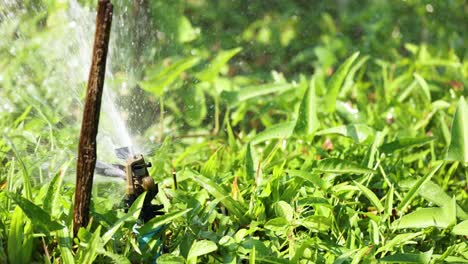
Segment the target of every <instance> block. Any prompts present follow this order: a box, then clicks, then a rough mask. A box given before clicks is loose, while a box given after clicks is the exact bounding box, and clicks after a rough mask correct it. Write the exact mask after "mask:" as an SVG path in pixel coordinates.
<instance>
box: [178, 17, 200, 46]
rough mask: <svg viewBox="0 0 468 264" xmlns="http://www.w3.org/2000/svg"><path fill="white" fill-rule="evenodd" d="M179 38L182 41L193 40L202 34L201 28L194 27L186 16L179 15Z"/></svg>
mask: <svg viewBox="0 0 468 264" xmlns="http://www.w3.org/2000/svg"><path fill="white" fill-rule="evenodd" d="M177 33H178V36H177V37H178V40H179V42H180V43H186V42H191V41H193V40H195V39H196V38H197V37H198V35H200V29H198V28H194V27H193V26H192V23H190V20H189V19H188V18H187V17H186V16H180V17H179V27H178V32H177Z"/></svg>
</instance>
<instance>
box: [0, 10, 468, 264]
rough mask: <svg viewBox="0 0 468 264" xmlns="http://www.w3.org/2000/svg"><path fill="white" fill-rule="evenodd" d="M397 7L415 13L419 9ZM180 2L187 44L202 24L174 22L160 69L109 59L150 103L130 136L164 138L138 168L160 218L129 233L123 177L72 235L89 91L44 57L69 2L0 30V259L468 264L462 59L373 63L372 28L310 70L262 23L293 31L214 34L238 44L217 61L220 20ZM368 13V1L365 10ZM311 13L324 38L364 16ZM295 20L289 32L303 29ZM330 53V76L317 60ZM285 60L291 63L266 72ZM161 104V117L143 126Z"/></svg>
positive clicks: (420, 48) (99, 190)
mask: <svg viewBox="0 0 468 264" xmlns="http://www.w3.org/2000/svg"><path fill="white" fill-rule="evenodd" d="M283 2H284V3H290V4H291V5H292V3H293V1H283ZM155 3H159V4H161V5H163V2H159V1H155ZM179 4H180V3H179ZM192 4H193V3H192ZM25 5H26V7H28V8H30V6H28V5H34V3H29V4H25ZM44 5H45V4H44ZM121 5H123V4H122V3H120V2H117V7H121ZM399 5H403V4H401V3H399V4H398V5H397V6H399ZM408 5H411V7H414V8H415V9H417V10H419V9H420V8H422V10H424V8H425V5H423V3H422V2H418V1H415V2H414V3H412V4H408ZM434 5H435V6H436V7H438V8H440V6H438V5H436V4H434ZM155 6H156V7H157V4H155ZM174 6H176V5H175V4H174ZM184 6H185V7H186V10H185V11H186V12H189V11H191V12H194V14H195V17H194V18H193V21H192V22H193V23H195V22H199V23H200V24H199V25H200V26H202V25H203V26H205V27H206V30H203V29H204V28H202V31H201V33H200V34H201V35H196V34H195V33H194V34H195V35H191V33H190V32H192V31H194V30H195V29H194V27H195V26H194V25H191V24H190V23H191V21H188V25H187V20H184V19H183V20H184V21H185V22H184V23H182V24H181V25H179V26H180V28H178V29H179V30H180V31H182V32H185V33H184V34H182V35H181V36H179V38H178V39H179V42H178V43H177V45H180V47H178V48H179V49H178V50H176V51H177V52H178V53H177V55H174V53H173V52H174V51H172V50H166V48H167V47H166V46H164V42H163V41H162V42H161V45H162V47H163V48H162V50H161V51H160V54H159V55H158V56H161V57H164V58H166V59H167V60H166V63H162V62H161V60H156V59H154V61H149V62H148V61H146V62H142V63H144V64H143V66H144V67H142V69H140V70H141V72H139V73H129V72H124V71H119V68H118V66H119V65H112V67H113V68H114V70H115V72H117V73H116V78H115V79H114V80H112V81H113V82H115V83H117V86H116V87H118V85H119V84H121V82H122V81H123V80H127V79H128V80H132V81H133V86H132V87H131V88H130V90H131V92H130V93H131V94H132V96H135V94H137V95H138V96H139V97H138V98H140V99H141V100H144V101H145V102H146V103H147V104H148V105H151V106H148V108H145V109H151V111H152V112H151V113H145V114H146V115H143V116H141V119H139V120H141V122H142V123H143V124H139V126H138V127H134V128H133V129H134V131H133V132H134V134H137V136H136V137H137V139H138V140H142V139H143V140H144V141H148V142H149V141H150V140H149V139H150V138H158V137H161V136H163V139H162V141H161V142H160V144H159V143H157V142H152V143H148V145H150V147H151V148H155V150H154V151H153V152H152V153H151V154H148V155H147V156H145V158H146V159H147V160H148V161H151V162H152V163H153V167H152V168H151V171H150V174H151V175H152V176H153V177H154V178H155V180H156V182H157V183H159V190H160V192H159V194H158V195H157V199H156V200H157V201H156V202H157V203H159V204H163V205H164V211H165V215H163V216H157V217H155V218H153V219H152V220H150V221H149V222H147V223H145V224H142V223H140V222H139V221H138V220H137V216H138V215H139V210H140V207H141V206H142V202H143V197H140V198H139V200H137V201H136V202H135V203H134V205H133V206H132V208H130V210H129V211H128V212H127V213H124V211H123V210H122V208H120V207H119V204H120V200H121V199H122V198H123V195H124V188H123V183H122V182H118V181H106V180H103V179H102V178H97V179H96V181H95V188H94V190H93V200H92V202H93V204H92V210H91V215H92V221H91V223H90V225H89V226H88V227H87V228H85V229H81V230H80V232H79V234H78V237H76V238H73V237H72V233H71V231H72V230H73V228H72V226H71V224H72V214H73V212H72V210H73V206H72V202H73V194H74V189H75V186H74V183H73V182H74V176H75V175H74V168H75V166H76V164H75V162H76V158H75V157H76V149H77V143H78V128H79V125H80V123H79V120H80V115H81V112H80V111H81V110H80V109H81V108H80V104H79V100H78V99H82V98H81V97H80V96H82V95H78V97H79V98H78V99H77V98H74V97H73V96H72V95H71V94H70V93H68V92H64V87H62V86H61V82H60V80H62V81H63V82H65V80H66V76H67V75H66V73H63V72H61V71H58V70H57V67H58V66H59V65H61V63H62V62H61V61H60V60H56V59H55V58H53V56H52V55H50V54H54V53H49V52H52V48H51V47H48V46H49V45H48V43H50V41H53V40H54V39H55V38H56V37H57V36H60V34H61V33H60V32H62V31H61V29H63V28H61V24H62V23H53V22H54V19H57V20H58V21H61V19H63V18H61V17H60V16H59V14H61V12H62V11H63V10H65V9H66V5H60V4H57V3H55V2H54V1H51V3H50V4H48V5H46V7H45V10H47V13H42V12H39V14H37V13H35V12H33V10H29V13H27V14H30V15H27V14H26V15H23V16H18V17H17V18H16V20H12V21H10V22H11V23H7V22H2V21H1V20H0V26H1V27H0V32H2V33H4V35H5V36H6V37H5V40H2V41H0V54H2V55H3V56H0V77H1V78H0V109H1V111H0V133H1V135H2V136H1V137H0V189H1V192H0V263H6V262H9V263H91V262H93V261H94V262H96V263H149V262H151V261H153V260H155V259H156V258H157V261H158V263H185V262H186V263H197V262H200V263H213V262H224V263H244V262H249V263H376V262H380V263H445V262H446V263H467V262H468V243H467V242H468V241H467V237H468V194H467V176H466V175H468V173H467V172H468V168H467V167H466V161H467V156H468V155H467V153H468V152H467V149H468V120H467V118H468V113H467V112H466V111H467V106H466V102H465V99H464V96H466V91H465V90H464V88H465V87H467V84H468V83H467V77H468V63H467V62H466V56H465V57H464V56H463V52H464V51H463V49H458V48H457V46H456V45H455V46H454V47H449V48H447V47H445V46H443V45H442V44H440V43H439V42H436V44H434V45H427V44H424V43H422V42H421V43H417V44H411V43H409V41H408V42H405V43H394V44H392V43H386V44H385V45H394V46H392V47H393V48H391V49H390V48H389V49H388V50H387V53H382V54H380V53H379V52H380V51H382V50H385V49H384V48H383V47H378V43H377V39H378V38H377V37H376V36H373V35H372V34H371V35H369V38H370V40H369V41H370V43H369V45H370V47H371V48H369V47H368V49H367V48H366V47H361V48H359V47H358V48H359V50H360V52H352V51H353V50H354V49H355V48H354V47H352V45H351V44H350V42H348V41H343V39H342V38H341V37H340V36H339V34H337V33H336V32H334V31H330V32H328V31H326V30H322V31H320V34H321V35H320V36H321V37H322V40H323V41H325V42H327V41H329V42H330V43H335V42H336V41H343V43H341V44H339V45H338V44H336V45H337V46H338V47H340V45H344V47H349V49H348V51H347V52H344V55H343V54H342V53H343V52H340V51H339V50H341V49H340V48H336V49H338V50H334V48H332V45H331V44H330V43H329V42H327V43H328V44H330V46H327V45H328V44H327V43H322V44H317V45H318V46H317V47H322V48H324V47H327V49H330V50H327V51H326V52H325V51H323V49H319V48H317V50H316V53H314V54H315V55H314V56H312V57H310V60H311V61H312V64H313V69H314V71H313V73H311V71H308V70H303V69H308V67H309V66H310V64H307V63H306V62H304V61H302V62H301V61H298V62H294V63H292V62H285V61H282V60H283V59H284V57H285V56H286V54H287V52H286V51H285V50H287V47H288V46H287V45H286V44H284V43H286V42H287V41H286V40H285V39H287V36H284V37H283V38H281V37H279V39H280V40H281V39H283V42H281V41H280V40H278V41H279V43H276V42H275V40H271V43H266V42H264V40H261V39H259V38H260V37H261V36H260V35H261V34H260V33H259V32H261V31H262V30H260V29H261V28H263V30H266V29H265V28H267V29H268V28H269V26H271V28H269V29H270V30H272V32H275V30H280V31H281V30H284V31H285V32H290V31H287V30H286V29H283V28H281V27H282V26H281V25H278V24H275V23H274V22H273V21H272V20H264V21H263V22H264V23H263V24H262V23H258V22H255V21H242V23H240V22H239V26H236V28H235V30H240V29H239V28H237V27H242V26H244V24H245V23H247V24H248V25H247V26H246V28H241V29H242V30H244V35H243V38H248V36H250V35H249V34H253V33H252V32H253V31H252V30H253V28H257V27H258V28H260V29H259V31H255V30H254V31H255V32H257V33H258V35H256V38H257V39H256V41H257V42H254V46H250V44H247V43H245V42H243V41H237V42H236V41H234V40H232V39H229V38H230V37H229V36H225V35H222V34H221V35H222V37H223V39H221V40H220V41H221V42H222V43H225V42H226V41H231V42H230V43H233V44H236V47H232V45H228V46H226V45H225V46H222V47H223V48H221V49H220V50H219V51H212V50H211V47H210V44H209V43H210V38H211V37H212V36H211V35H209V34H208V33H206V32H205V31H208V30H209V29H210V27H211V26H213V27H215V26H216V25H211V26H210V25H207V24H206V23H205V22H206V21H205V20H209V19H210V18H211V17H212V16H214V15H213V12H214V11H213V9H214V8H215V4H214V3H211V2H210V4H209V5H207V7H209V8H211V9H208V10H207V13H206V14H204V15H203V14H201V13H199V11H197V10H198V9H197V8H198V7H196V6H195V7H194V6H191V4H190V3H185V2H184ZM378 6H379V5H378V4H374V3H367V2H366V4H365V5H363V11H359V12H363V13H359V14H361V15H362V16H364V17H365V15H368V14H370V13H372V12H374V11H375V9H376V8H378ZM167 8H169V7H167ZM220 8H225V7H223V6H221V7H220ZM236 8H238V7H236ZM288 8H291V9H290V10H295V9H294V8H293V7H288ZM448 8H449V7H447V9H448ZM116 10H117V11H118V10H120V9H119V8H117V9H116ZM152 10H153V9H152ZM177 10H178V9H177ZM435 10H438V9H435ZM153 11H154V10H153ZM172 11H174V10H172ZM270 11H271V10H270ZM283 11H284V12H286V11H287V10H283ZM321 11H322V12H325V11H326V10H325V9H323V10H322V9H321ZM393 11H395V10H393ZM442 11H447V10H442ZM442 11H441V12H442ZM2 12H4V10H3V9H0V14H3V13H2ZM155 12H156V11H155ZM174 12H175V11H174ZM271 12H272V13H271V14H274V15H277V14H278V12H279V11H278V10H273V11H271ZM347 12H351V11H349V10H348V11H347ZM355 12H357V11H355ZM366 12H368V13H366ZM458 12H459V13H460V12H462V11H458ZM168 13H169V12H168ZM351 13H352V14H354V13H353V12H351ZM389 13H390V11H389ZM31 14H34V15H31ZM171 14H172V13H171ZM280 14H281V13H280ZM356 14H357V13H356ZM153 15H154V14H153ZM172 15H174V14H172ZM179 15H180V14H179ZM196 15H198V16H196ZM458 15H459V14H458V13H456V14H454V17H457V16H458ZM272 16H273V15H272ZM384 16H385V17H387V16H388V17H391V14H388V13H385V14H384ZM421 16H423V15H421ZM183 17H184V18H186V16H185V15H183ZM321 17H322V18H321V19H322V20H320V21H321V23H322V24H325V28H326V29H333V28H334V29H335V31H337V30H340V29H342V30H343V32H345V33H347V31H346V28H347V27H348V26H349V25H350V24H352V23H354V22H353V21H355V19H357V18H356V17H350V18H347V19H349V20H347V19H346V18H344V17H340V18H339V19H341V20H340V21H341V24H339V23H337V24H336V25H335V24H333V23H334V22H333V20H332V19H331V18H330V16H329V15H328V14H326V13H322V14H321ZM281 18H282V19H285V18H284V16H281ZM418 18H420V17H416V18H413V19H418ZM158 19H159V20H162V18H158ZM158 19H155V20H157V21H159V20H158ZM216 19H220V18H219V17H216ZM230 19H234V18H233V17H226V20H227V21H230ZM236 19H240V18H236ZM246 19H247V18H246ZM297 19H298V21H297V22H294V23H298V25H300V24H301V23H305V22H307V19H308V18H305V17H298V18H297ZM330 19H331V20H330ZM360 19H364V18H360ZM421 19H422V20H424V21H425V18H421ZM191 20H192V18H191ZM8 21H9V20H8ZM204 21H205V22H204ZM55 22H56V21H55ZM166 22H167V21H166ZM248 22H249V23H250V22H251V23H250V24H249V23H248ZM167 23H169V22H167ZM290 23H291V24H288V25H290V26H291V28H295V27H293V26H292V25H295V24H294V23H293V22H291V21H290ZM330 23H331V24H330ZM322 26H323V25H322ZM376 26H382V27H384V25H376ZM439 26H440V27H441V28H444V27H443V25H439ZM449 26H450V25H447V28H446V30H447V31H449V30H450V27H449ZM278 27H280V29H278ZM428 27H431V28H439V27H438V24H431V25H430V26H428ZM298 28H299V26H298ZM166 29H167V30H168V29H171V27H169V26H168V27H167V28H166ZM295 29H297V28H295ZM384 29H385V30H384ZM384 29H382V30H383V31H386V30H388V29H387V28H386V27H385V28H384ZM184 30H185V31H184ZM14 32H16V33H21V34H20V35H21V36H22V37H21V38H17V35H15V34H14ZM113 33H115V34H117V35H118V36H121V35H119V34H123V33H122V32H120V31H118V32H113ZM189 33H190V34H189ZM192 33H193V32H192ZM296 33H297V32H296ZM432 33H433V34H440V35H436V36H433V37H443V36H447V35H448V33H447V32H442V31H440V32H438V31H437V32H435V33H434V32H432ZM197 34H198V33H197ZM264 34H267V33H264ZM285 34H286V33H285ZM288 34H289V33H288ZM286 35H287V34H286ZM272 36H273V37H272V38H273V39H274V38H275V37H276V35H274V34H273V35H272ZM294 36H296V35H294ZM451 36H452V37H453V38H454V39H455V40H456V34H455V33H453V35H451ZM251 37H252V36H251ZM252 38H253V37H252ZM344 38H350V39H352V37H350V35H349V34H348V35H346V36H345V37H344ZM375 38H377V39H375ZM454 39H451V41H452V40H453V41H454V42H456V41H455V40H454ZM294 40H297V41H298V43H297V45H299V46H291V47H289V48H290V49H292V50H295V49H299V48H302V49H303V50H304V51H306V50H307V49H308V47H306V45H305V44H303V45H302V44H301V43H300V41H301V39H299V38H298V37H297V36H296V37H293V40H291V41H294ZM174 41H175V40H174ZM281 43H283V44H281ZM288 43H289V42H288ZM291 43H292V42H291ZM270 44H271V45H272V46H273V47H275V49H273V51H274V52H272V55H271V56H272V57H273V59H272V65H274V66H272V67H271V68H270V67H268V65H260V64H255V66H252V68H248V67H247V69H246V68H243V69H241V70H240V72H238V73H237V72H236V71H235V69H237V68H238V67H240V66H239V65H244V64H245V63H247V64H248V63H251V61H249V59H248V58H247V57H248V54H247V53H250V54H254V55H258V56H260V55H261V54H262V53H261V52H259V51H258V50H257V49H260V51H261V47H262V45H267V46H268V45H270ZM12 45H13V46H15V47H18V52H17V53H16V55H12V54H11V51H10V49H11V46H12ZM177 45H176V46H177ZM255 45H258V47H257V46H255ZM278 45H279V46H281V45H286V46H281V47H278ZM291 45H293V44H291ZM382 45H383V44H382ZM269 47H270V48H271V46H269ZM372 47H373V48H372ZM376 47H378V48H377V51H378V52H376V51H375V49H376ZM190 49H193V51H194V52H193V54H192V52H190V55H189V54H188V53H187V51H189V50H190ZM321 50H322V52H323V54H322V53H320V51H321ZM125 51H127V49H125ZM465 52H466V51H465ZM325 53H326V54H329V55H330V54H331V55H330V56H332V57H333V59H331V61H332V63H331V64H330V63H328V62H327V63H324V57H326V56H325V55H326V54H325ZM51 56H52V57H51ZM57 56H58V55H57ZM129 56H130V57H129V58H133V57H131V56H134V55H129ZM286 57H287V56H286ZM278 60H279V61H278ZM169 61H170V63H167V62H169ZM282 63H283V64H285V65H287V66H291V69H289V70H285V71H284V72H286V73H282V72H281V71H272V72H270V71H271V70H273V69H278V68H276V66H277V65H281V64H282ZM289 63H291V64H289ZM301 65H302V66H304V67H302V66H301ZM242 67H243V66H242ZM249 69H250V70H249ZM237 70H238V69H237ZM52 77H54V78H57V79H54V78H52ZM51 78H52V79H51ZM63 82H62V83H63ZM129 83H130V84H132V82H131V81H129ZM77 85H78V86H79V87H76V90H77V91H81V90H83V88H84V84H83V83H79V84H77ZM110 89H111V88H110ZM116 90H117V91H118V90H119V89H116ZM79 93H80V92H79ZM134 93H135V94H134ZM126 96H128V95H122V101H121V103H122V105H123V106H124V107H125V106H128V105H125V104H128V100H127V99H129V98H128V97H126ZM130 97H131V96H130ZM155 102H159V105H158V104H156V103H155ZM70 108H73V109H77V110H74V111H70ZM161 110H162V111H164V115H158V118H154V117H153V118H151V117H150V116H154V113H155V112H156V113H158V111H161ZM148 112H150V111H149V110H148ZM104 129H105V128H104ZM160 131H165V133H164V134H163V135H161V134H160ZM155 146H156V147H155ZM173 173H175V178H176V180H177V188H176V186H175V184H174V174H173ZM96 177H99V176H96Z"/></svg>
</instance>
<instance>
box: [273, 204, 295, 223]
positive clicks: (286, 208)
mask: <svg viewBox="0 0 468 264" xmlns="http://www.w3.org/2000/svg"><path fill="white" fill-rule="evenodd" d="M274 208H275V213H276V216H278V217H284V218H285V219H286V220H287V221H288V222H291V221H292V220H293V218H294V209H293V208H292V207H291V205H290V204H288V203H287V202H285V201H279V202H277V203H276V204H275V207H274Z"/></svg>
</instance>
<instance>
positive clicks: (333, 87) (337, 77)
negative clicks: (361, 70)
mask: <svg viewBox="0 0 468 264" xmlns="http://www.w3.org/2000/svg"><path fill="white" fill-rule="evenodd" d="M358 56H359V52H356V53H354V54H353V55H351V56H350V57H349V58H348V59H346V61H345V62H343V64H341V65H340V67H339V68H338V70H337V71H336V72H335V74H333V76H332V78H331V79H330V82H329V83H328V90H327V94H326V95H325V111H326V112H329V113H331V112H335V107H336V99H337V97H338V93H339V91H340V88H341V86H342V85H343V82H344V80H345V78H346V75H347V74H348V72H349V70H350V69H351V66H352V65H353V62H354V61H355V60H356V58H357V57H358Z"/></svg>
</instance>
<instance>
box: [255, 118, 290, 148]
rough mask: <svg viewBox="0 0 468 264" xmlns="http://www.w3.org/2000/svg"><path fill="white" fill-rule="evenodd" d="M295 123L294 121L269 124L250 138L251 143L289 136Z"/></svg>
mask: <svg viewBox="0 0 468 264" xmlns="http://www.w3.org/2000/svg"><path fill="white" fill-rule="evenodd" d="M295 125H296V123H295V122H285V123H280V124H276V125H273V126H270V127H268V128H266V129H265V130H263V131H262V132H260V133H258V134H257V135H256V136H255V137H254V138H252V140H251V142H252V144H258V143H261V142H264V141H267V140H271V139H284V138H289V137H290V136H291V134H292V133H293V130H294V126H295Z"/></svg>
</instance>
